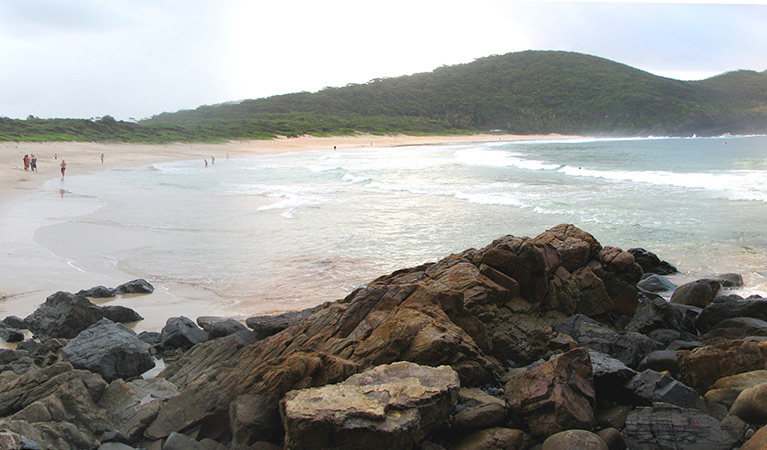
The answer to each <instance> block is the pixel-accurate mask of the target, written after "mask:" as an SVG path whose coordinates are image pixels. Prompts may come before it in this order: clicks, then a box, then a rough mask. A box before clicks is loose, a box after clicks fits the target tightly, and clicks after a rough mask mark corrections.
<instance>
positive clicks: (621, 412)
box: [594, 405, 633, 430]
mask: <svg viewBox="0 0 767 450" xmlns="http://www.w3.org/2000/svg"><path fill="white" fill-rule="evenodd" d="M631 411H633V409H632V408H631V407H629V406H625V405H617V406H611V407H609V408H605V409H603V410H599V411H597V413H596V415H595V416H594V420H595V422H596V426H597V428H615V429H617V430H622V429H624V428H625V427H626V418H627V417H628V415H629V413H630V412H631Z"/></svg>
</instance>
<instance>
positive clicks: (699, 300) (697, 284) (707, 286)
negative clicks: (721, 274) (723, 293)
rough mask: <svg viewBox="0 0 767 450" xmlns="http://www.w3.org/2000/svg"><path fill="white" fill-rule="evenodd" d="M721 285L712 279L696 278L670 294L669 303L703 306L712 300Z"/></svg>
mask: <svg viewBox="0 0 767 450" xmlns="http://www.w3.org/2000/svg"><path fill="white" fill-rule="evenodd" d="M720 288H721V285H720V284H719V282H718V281H714V280H696V281H691V282H689V283H685V284H683V285H681V286H679V287H678V288H676V289H675V290H674V292H673V293H672V294H671V300H670V301H671V303H676V304H679V305H688V306H696V307H698V308H705V307H706V306H708V305H709V304H711V302H712V301H713V300H714V297H716V294H717V292H719V289H720Z"/></svg>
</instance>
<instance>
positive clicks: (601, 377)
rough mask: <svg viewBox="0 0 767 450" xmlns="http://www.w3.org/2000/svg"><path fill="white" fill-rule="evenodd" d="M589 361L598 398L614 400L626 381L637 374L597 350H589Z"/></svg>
mask: <svg viewBox="0 0 767 450" xmlns="http://www.w3.org/2000/svg"><path fill="white" fill-rule="evenodd" d="M589 359H590V360H591V370H592V373H593V375H594V390H595V392H596V396H597V398H614V397H615V395H616V394H617V393H618V392H620V390H621V389H622V388H623V385H624V384H625V383H626V381H628V380H630V379H631V378H633V377H634V376H635V375H636V374H637V373H636V371H634V370H633V369H631V368H629V367H628V366H627V365H626V364H624V363H623V362H621V361H619V360H617V359H615V358H613V357H612V356H610V355H606V354H604V353H600V352H597V351H595V350H589Z"/></svg>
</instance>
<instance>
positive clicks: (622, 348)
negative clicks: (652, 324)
mask: <svg viewBox="0 0 767 450" xmlns="http://www.w3.org/2000/svg"><path fill="white" fill-rule="evenodd" d="M554 329H555V330H556V331H557V332H559V333H564V334H567V335H570V336H572V338H573V339H575V341H576V342H577V343H578V345H581V346H584V347H587V348H589V349H592V350H596V351H598V352H601V353H606V354H608V355H610V356H612V357H613V358H616V359H618V360H620V361H621V362H623V363H624V364H626V365H627V366H629V367H636V366H637V365H638V364H639V362H640V361H641V360H642V358H644V356H645V355H646V354H648V353H650V352H652V351H654V350H660V348H661V344H660V343H659V342H655V341H653V340H652V339H650V338H648V337H647V336H645V335H643V334H639V333H636V332H627V333H618V332H617V331H613V330H611V329H609V328H607V327H606V326H604V325H602V324H601V323H599V322H597V321H595V320H593V319H590V318H588V317H586V316H583V315H575V316H572V317H568V318H567V319H565V320H563V321H561V322H559V323H558V324H557V325H556V326H555V327H554Z"/></svg>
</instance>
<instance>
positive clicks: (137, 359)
mask: <svg viewBox="0 0 767 450" xmlns="http://www.w3.org/2000/svg"><path fill="white" fill-rule="evenodd" d="M62 357H63V359H64V361H68V362H70V363H71V364H72V366H74V367H75V368H78V369H86V370H89V371H91V372H95V373H98V374H99V375H101V376H102V377H104V379H105V380H107V381H112V380H115V379H117V378H124V379H130V378H134V377H137V376H139V375H141V374H142V373H144V372H146V371H147V370H149V369H151V368H152V367H154V365H155V364H154V359H152V356H151V355H150V354H149V351H147V350H146V349H145V348H144V346H143V345H142V344H141V341H140V340H139V339H138V337H136V333H134V332H133V331H132V330H129V329H127V328H125V327H124V326H122V325H120V324H116V323H114V322H112V321H111V320H109V319H101V320H100V321H98V322H96V323H95V324H93V325H91V326H90V327H89V328H88V329H86V330H84V331H83V332H82V333H80V334H78V335H77V337H76V338H74V339H73V340H72V341H71V342H70V343H69V344H67V346H66V347H64V348H63V350H62Z"/></svg>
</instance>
